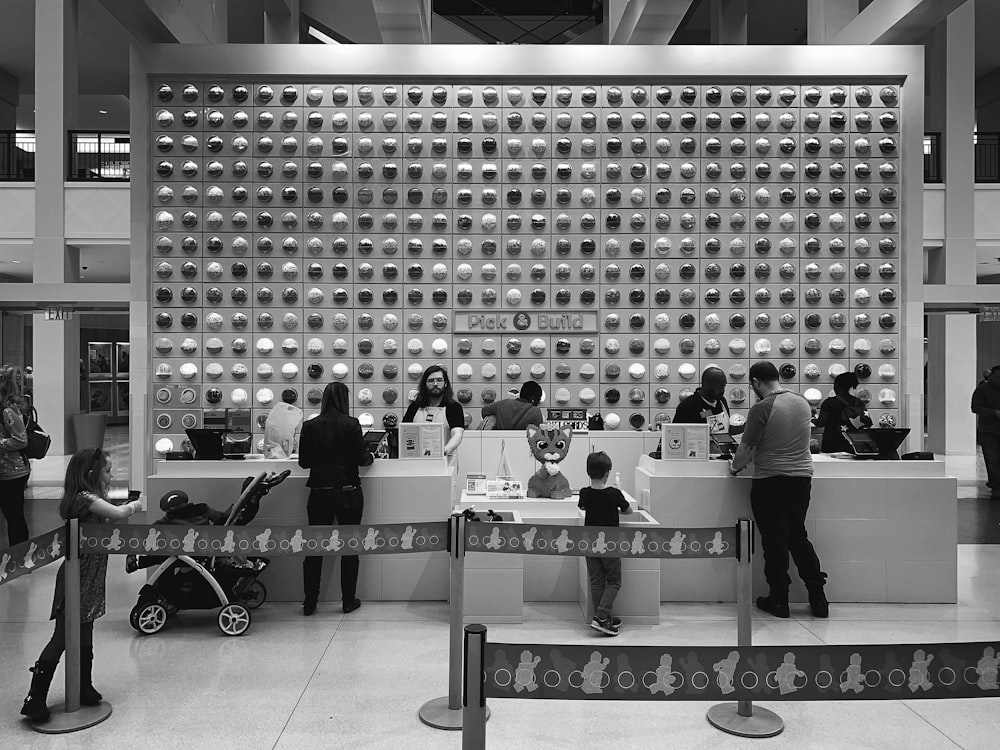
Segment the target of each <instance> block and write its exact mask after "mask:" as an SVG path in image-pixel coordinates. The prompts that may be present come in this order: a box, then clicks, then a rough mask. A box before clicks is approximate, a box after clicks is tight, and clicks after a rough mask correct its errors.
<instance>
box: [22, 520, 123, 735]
mask: <svg viewBox="0 0 1000 750" xmlns="http://www.w3.org/2000/svg"><path fill="white" fill-rule="evenodd" d="M63 576H64V577H63V583H64V588H63V591H64V599H63V617H64V618H65V619H64V622H65V626H66V627H65V631H66V655H65V657H64V669H65V673H66V700H65V704H64V706H63V708H62V709H61V710H60V709H58V708H55V709H53V710H52V715H51V717H50V719H49V720H48V721H47V722H45V723H44V724H36V723H33V724H32V727H33V728H34V729H35V730H36V731H38V732H42V733H44V734H65V733H67V732H76V731H78V730H80V729H87V728H88V727H92V726H94V725H95V724H100V723H101V722H102V721H104V720H105V719H106V718H108V717H109V716H111V704H110V703H107V702H106V701H101V702H100V703H99V704H98V705H96V706H86V707H83V708H81V707H80V522H79V521H78V520H77V519H75V518H70V519H69V520H68V521H66V561H65V563H64V568H63Z"/></svg>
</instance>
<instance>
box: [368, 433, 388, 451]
mask: <svg viewBox="0 0 1000 750" xmlns="http://www.w3.org/2000/svg"><path fill="white" fill-rule="evenodd" d="M385 436H386V431H385V430H368V432H366V433H365V434H364V437H362V440H364V443H365V447H366V448H367V449H368V451H369V452H370V453H375V452H376V451H377V450H378V447H379V445H380V444H381V443H382V441H383V440H384V439H385Z"/></svg>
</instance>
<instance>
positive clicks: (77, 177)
mask: <svg viewBox="0 0 1000 750" xmlns="http://www.w3.org/2000/svg"><path fill="white" fill-rule="evenodd" d="M131 145H132V142H131V137H130V136H129V133H128V131H127V130H111V131H93V130H71V131H69V174H68V175H67V179H68V180H69V181H70V182H91V181H97V182H128V181H129V175H130V174H131V171H132V170H131Z"/></svg>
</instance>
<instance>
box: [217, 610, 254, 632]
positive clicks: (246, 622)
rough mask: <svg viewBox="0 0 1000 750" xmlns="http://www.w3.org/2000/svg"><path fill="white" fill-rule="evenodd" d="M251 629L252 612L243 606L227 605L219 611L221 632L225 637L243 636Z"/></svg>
mask: <svg viewBox="0 0 1000 750" xmlns="http://www.w3.org/2000/svg"><path fill="white" fill-rule="evenodd" d="M249 627H250V610H248V609H247V608H246V607H244V606H243V605H242V604H236V603H233V604H227V605H226V606H225V607H223V608H222V609H220V610H219V630H221V631H222V632H223V633H224V634H225V635H243V634H244V633H245V632H247V629H248V628H249Z"/></svg>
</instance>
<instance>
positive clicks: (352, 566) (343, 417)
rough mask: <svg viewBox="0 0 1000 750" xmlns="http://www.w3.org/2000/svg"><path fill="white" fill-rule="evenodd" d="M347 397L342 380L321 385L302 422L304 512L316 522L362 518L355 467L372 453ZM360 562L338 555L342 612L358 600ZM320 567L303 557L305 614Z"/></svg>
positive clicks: (315, 595)
mask: <svg viewBox="0 0 1000 750" xmlns="http://www.w3.org/2000/svg"><path fill="white" fill-rule="evenodd" d="M350 397H351V392H350V391H349V390H348V388H347V386H346V385H344V384H343V383H330V384H329V385H327V386H326V389H325V390H324V391H323V403H322V406H321V409H320V413H319V416H317V417H316V418H314V419H310V420H308V421H306V422H304V423H303V425H302V434H301V435H300V436H299V466H301V467H302V468H303V469H309V479H308V480H307V481H306V486H307V487H308V488H309V500H308V502H307V504H306V512H307V513H308V514H309V523H310V524H312V525H314V526H329V525H331V524H333V523H339V524H354V525H356V524H360V523H361V514H362V512H363V511H364V506H365V497H364V495H363V494H362V492H361V478H360V477H359V476H358V467H359V466H370V465H371V463H372V461H373V460H374V458H373V456H372V454H371V453H369V452H368V449H367V448H366V447H365V443H364V441H363V440H362V439H361V424H360V423H359V422H358V420H356V419H355V418H354V417H352V416H351V415H350V413H349V410H350V406H349V404H350ZM358 567H359V563H358V556H357V555H341V557H340V593H341V594H342V595H343V601H344V612H345V613H348V612H353V611H354V610H356V609H357V608H358V607H360V606H361V600H360V599H358V597H357V590H358ZM322 571H323V558H322V557H317V556H311V557H307V558H306V559H305V560H303V561H302V586H303V589H304V592H305V601H303V602H302V614H304V615H306V616H309V615H311V614H312V613H313V612H315V611H316V602H317V601H318V600H319V582H320V577H321V575H322Z"/></svg>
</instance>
